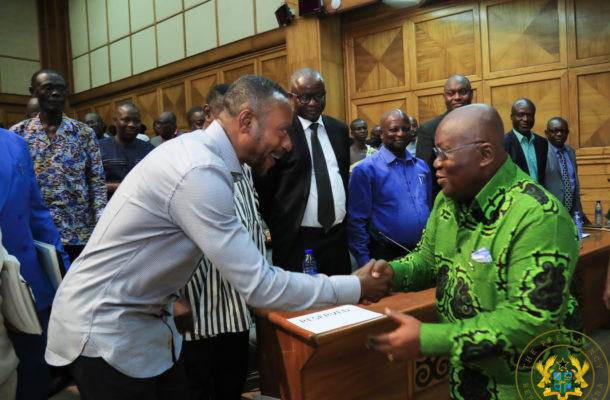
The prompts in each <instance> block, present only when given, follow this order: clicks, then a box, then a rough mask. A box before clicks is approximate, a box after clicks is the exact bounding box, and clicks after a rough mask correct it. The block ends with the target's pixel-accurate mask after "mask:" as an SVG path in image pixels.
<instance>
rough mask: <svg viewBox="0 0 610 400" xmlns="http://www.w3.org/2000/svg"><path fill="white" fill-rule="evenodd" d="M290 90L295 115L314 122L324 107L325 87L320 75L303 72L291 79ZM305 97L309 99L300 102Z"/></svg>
mask: <svg viewBox="0 0 610 400" xmlns="http://www.w3.org/2000/svg"><path fill="white" fill-rule="evenodd" d="M290 90H291V92H292V94H293V95H292V106H293V108H294V111H295V112H296V113H297V115H298V116H299V117H301V118H305V119H306V120H309V121H312V122H315V121H317V120H318V118H319V117H320V114H322V111H324V107H326V94H325V93H326V88H325V86H324V81H323V80H322V78H321V77H319V76H316V75H312V74H303V75H301V76H298V77H296V79H294V80H293V82H292V84H291V88H290ZM299 97H301V99H303V98H305V99H308V100H309V101H308V102H306V103H303V102H301V100H300V99H299Z"/></svg>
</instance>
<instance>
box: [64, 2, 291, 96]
mask: <svg viewBox="0 0 610 400" xmlns="http://www.w3.org/2000/svg"><path fill="white" fill-rule="evenodd" d="M281 3H282V1H281V0H129V1H127V0H70V1H69V13H70V36H71V44H72V66H73V78H74V92H75V93H79V92H83V91H86V90H88V89H91V88H95V87H99V86H103V85H105V84H108V83H110V82H116V81H118V80H121V79H123V78H128V77H130V76H134V75H138V74H140V73H143V72H146V71H150V70H153V69H155V68H158V67H161V66H164V65H167V64H170V63H172V62H175V61H179V60H182V59H184V58H187V57H190V56H193V55H196V54H199V53H202V52H205V51H209V50H212V49H215V48H217V47H220V46H223V45H226V44H228V43H232V42H235V41H238V40H241V39H244V38H247V37H251V36H254V35H257V34H260V33H262V32H266V31H269V30H272V29H275V28H277V22H276V21H275V15H274V11H275V9H276V8H277V7H278V6H279V5H280V4H281Z"/></svg>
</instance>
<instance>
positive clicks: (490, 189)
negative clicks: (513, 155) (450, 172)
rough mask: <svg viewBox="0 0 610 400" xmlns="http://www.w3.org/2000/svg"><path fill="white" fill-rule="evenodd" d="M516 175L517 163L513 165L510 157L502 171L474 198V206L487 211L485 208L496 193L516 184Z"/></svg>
mask: <svg viewBox="0 0 610 400" xmlns="http://www.w3.org/2000/svg"><path fill="white" fill-rule="evenodd" d="M516 173H517V170H516V165H515V163H513V161H512V160H511V159H510V157H507V158H506V161H505V162H504V164H502V166H501V167H500V169H498V170H497V171H496V173H495V175H494V176H493V177H492V178H491V179H490V180H489V182H487V183H486V184H485V186H483V189H481V191H480V192H479V193H477V195H476V196H475V197H474V201H473V202H472V205H475V204H478V206H479V207H480V208H481V210H485V207H486V206H488V205H489V201H490V200H492V199H493V197H494V194H495V193H497V192H498V191H499V190H501V188H505V189H508V186H509V185H510V184H511V182H514V180H515V175H516Z"/></svg>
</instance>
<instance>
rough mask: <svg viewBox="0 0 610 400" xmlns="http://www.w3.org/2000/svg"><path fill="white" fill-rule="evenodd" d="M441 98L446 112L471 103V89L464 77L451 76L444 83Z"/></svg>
mask: <svg viewBox="0 0 610 400" xmlns="http://www.w3.org/2000/svg"><path fill="white" fill-rule="evenodd" d="M443 97H444V99H445V106H446V107H447V111H453V110H455V109H456V108H459V107H462V106H467V105H468V104H470V103H472V87H471V86H470V81H469V80H468V78H466V77H465V76H464V75H453V76H451V77H449V79H447V82H445V87H444V89H443Z"/></svg>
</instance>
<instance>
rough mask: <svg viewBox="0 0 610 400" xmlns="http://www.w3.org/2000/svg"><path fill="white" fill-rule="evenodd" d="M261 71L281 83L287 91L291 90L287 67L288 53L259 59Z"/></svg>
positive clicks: (263, 74)
mask: <svg viewBox="0 0 610 400" xmlns="http://www.w3.org/2000/svg"><path fill="white" fill-rule="evenodd" d="M258 71H259V73H260V74H261V75H262V76H264V77H265V78H269V79H271V80H272V81H274V82H277V83H279V84H280V85H281V86H282V87H283V88H284V89H285V90H286V91H288V90H290V82H289V80H290V73H289V72H288V70H287V69H286V55H281V56H279V57H277V56H273V57H269V58H266V57H265V58H262V59H261V60H259V68H258Z"/></svg>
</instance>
